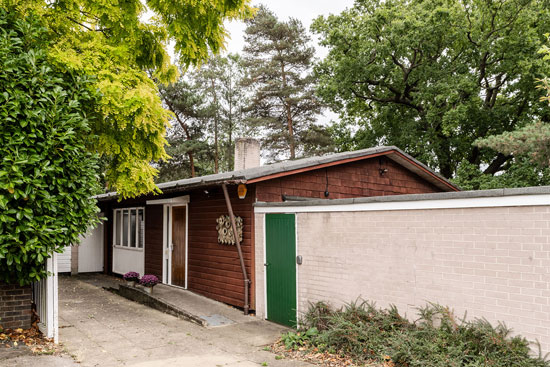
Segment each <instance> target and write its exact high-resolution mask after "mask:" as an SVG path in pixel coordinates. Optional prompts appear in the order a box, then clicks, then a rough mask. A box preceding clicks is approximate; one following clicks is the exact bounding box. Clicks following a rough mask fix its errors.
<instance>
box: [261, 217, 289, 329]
mask: <svg viewBox="0 0 550 367" xmlns="http://www.w3.org/2000/svg"><path fill="white" fill-rule="evenodd" d="M265 237H266V244H265V247H266V249H265V251H266V286H267V290H266V291H267V319H268V320H271V321H274V322H277V323H279V324H283V325H288V326H296V228H295V219H294V214H266V216H265Z"/></svg>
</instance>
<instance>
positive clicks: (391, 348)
mask: <svg viewBox="0 0 550 367" xmlns="http://www.w3.org/2000/svg"><path fill="white" fill-rule="evenodd" d="M418 313H419V318H418V320H417V321H415V322H409V321H408V320H407V319H405V318H403V317H401V316H400V315H399V313H398V311H397V309H396V308H395V307H393V306H392V307H390V308H389V309H378V308H377V307H375V305H374V304H373V303H368V302H353V303H350V304H348V305H346V306H345V307H344V308H342V309H340V310H331V309H329V308H327V305H326V304H324V303H319V304H312V305H310V308H309V310H308V312H306V314H305V315H304V319H303V320H302V325H303V326H302V329H303V330H309V329H310V328H318V327H319V330H320V331H319V332H318V333H315V334H313V335H311V336H309V337H308V338H305V339H304V342H303V344H305V345H306V346H311V347H317V348H318V349H320V350H328V351H331V352H337V353H340V354H342V355H345V356H348V357H351V358H353V359H354V360H355V361H356V362H358V363H363V362H370V361H378V362H383V361H387V360H388V359H390V360H391V361H392V362H393V363H394V364H395V366H397V367H413V366H417V367H421V366H422V367H439V366H449V367H474V366H476V367H477V366H498V367H512V366H514V367H520V366H521V367H527V366H529V367H548V366H550V362H548V361H547V360H545V358H543V357H541V356H539V357H532V356H530V349H529V342H527V341H526V340H525V339H524V338H522V337H521V336H514V337H512V336H510V330H509V329H508V328H506V326H505V325H503V324H499V325H498V326H496V327H493V326H492V325H491V324H490V323H489V322H487V321H486V320H483V319H476V320H472V321H466V320H465V319H464V320H459V319H457V318H456V317H455V316H454V314H453V313H452V311H451V310H449V309H448V308H447V307H442V306H439V305H436V304H430V305H428V306H426V307H423V308H420V309H419V310H418ZM291 340H293V339H291ZM292 345H294V344H292ZM388 357H389V358H388Z"/></svg>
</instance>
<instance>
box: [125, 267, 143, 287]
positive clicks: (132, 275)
mask: <svg viewBox="0 0 550 367" xmlns="http://www.w3.org/2000/svg"><path fill="white" fill-rule="evenodd" d="M122 277H123V278H124V280H125V281H126V282H127V284H128V286H129V287H134V286H135V285H136V282H139V273H136V272H135V271H129V272H127V273H126V274H124V275H123V276H122Z"/></svg>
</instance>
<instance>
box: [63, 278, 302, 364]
mask: <svg viewBox="0 0 550 367" xmlns="http://www.w3.org/2000/svg"><path fill="white" fill-rule="evenodd" d="M59 284H60V285H59V300H60V302H59V304H60V313H59V316H60V324H61V325H65V327H63V328H61V329H60V340H61V342H63V343H64V345H65V348H66V349H67V350H68V352H70V353H71V355H74V356H75V358H76V360H77V361H78V362H80V365H81V366H83V367H87V366H101V367H111V366H117V367H119V366H137V367H142V366H143V367H149V366H186V367H187V366H201V367H202V366H206V367H210V366H211V367H218V366H235V367H250V366H260V365H261V364H262V363H263V362H266V363H267V364H268V365H269V366H275V367H293V366H311V364H308V363H305V362H301V361H295V360H285V359H282V360H276V359H275V355H274V354H272V353H270V352H266V351H263V350H262V348H263V346H264V345H266V344H270V343H273V342H274V341H275V340H277V338H278V337H279V336H280V334H281V332H282V331H283V330H285V328H284V327H281V326H279V325H276V324H272V323H270V322H267V321H264V320H258V319H256V318H255V317H253V316H244V315H242V317H243V318H244V319H245V320H246V322H235V323H234V324H231V325H226V326H221V327H212V328H204V327H201V326H198V325H196V324H193V323H191V322H187V321H184V320H181V319H178V318H176V317H174V316H171V315H168V314H165V313H162V312H159V311H157V310H154V309H151V308H149V307H146V306H144V305H141V304H139V303H136V302H132V301H129V300H126V299H124V298H122V297H120V296H118V295H116V294H113V293H111V292H107V291H105V290H104V289H103V288H102V285H101V282H97V281H93V282H92V281H90V279H87V281H81V280H79V278H78V277H76V278H75V277H72V278H71V277H60V279H59ZM223 306H225V305H223ZM227 307H228V306H227ZM235 311H237V312H239V311H238V310H235ZM218 314H220V313H218ZM90 315H92V317H90ZM222 315H224V314H222ZM241 320H242V319H241Z"/></svg>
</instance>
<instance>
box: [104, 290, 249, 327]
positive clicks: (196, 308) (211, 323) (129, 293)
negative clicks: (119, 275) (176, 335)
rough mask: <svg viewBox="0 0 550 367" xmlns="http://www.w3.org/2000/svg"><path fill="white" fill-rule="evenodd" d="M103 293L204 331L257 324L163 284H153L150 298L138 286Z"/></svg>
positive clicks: (207, 299) (215, 302)
mask: <svg viewBox="0 0 550 367" xmlns="http://www.w3.org/2000/svg"><path fill="white" fill-rule="evenodd" d="M106 289H107V290H109V291H111V292H113V293H116V294H118V295H120V296H122V297H124V298H127V299H129V300H132V301H135V302H139V303H141V304H144V305H146V306H149V307H152V308H155V309H157V310H159V311H162V312H165V313H167V314H170V315H173V316H176V317H179V318H181V319H183V320H187V321H190V322H193V323H195V324H197V325H200V326H204V327H220V326H227V325H234V324H239V323H245V322H250V321H256V320H257V319H256V318H255V317H254V316H251V315H248V316H247V315H244V314H243V312H242V311H240V310H238V309H236V308H234V307H231V306H228V305H226V304H224V303H221V302H218V301H214V300H212V299H210V298H207V297H204V296H201V295H198V294H196V293H193V292H191V291H188V290H185V289H182V288H178V287H172V286H168V285H165V284H157V285H156V286H155V287H154V288H153V293H151V294H149V293H146V292H145V291H143V290H142V289H141V287H140V286H136V287H131V286H128V285H125V284H119V285H118V288H113V287H109V288H106Z"/></svg>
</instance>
